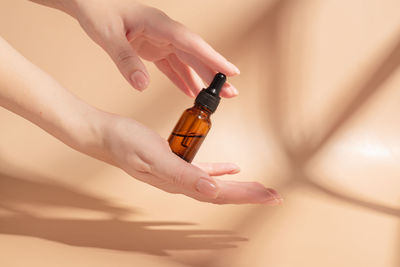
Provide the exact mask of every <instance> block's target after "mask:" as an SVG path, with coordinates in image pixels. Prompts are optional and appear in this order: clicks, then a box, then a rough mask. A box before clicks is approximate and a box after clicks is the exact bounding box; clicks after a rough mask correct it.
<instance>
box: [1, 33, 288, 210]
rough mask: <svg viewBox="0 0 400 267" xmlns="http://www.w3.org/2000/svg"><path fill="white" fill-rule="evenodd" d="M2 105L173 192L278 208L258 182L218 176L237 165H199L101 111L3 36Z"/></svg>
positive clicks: (137, 127)
mask: <svg viewBox="0 0 400 267" xmlns="http://www.w3.org/2000/svg"><path fill="white" fill-rule="evenodd" d="M0 106H3V107H4V108H6V109H8V110H10V111H12V112H14V113H16V114H19V115H20V116H22V117H24V118H26V119H28V120H30V121H31V122H33V123H34V124H36V125H38V126H39V127H41V128H42V129H44V130H45V131H46V132H48V133H50V134H52V135H53V136H55V137H56V138H58V139H59V140H61V141H62V142H64V143H65V144H67V145H69V146H70V147H72V148H74V149H76V150H78V151H80V152H82V153H85V154H87V155H89V156H92V157H94V158H97V159H100V160H102V161H105V162H107V163H110V164H113V165H115V166H117V167H119V168H121V169H123V170H125V171H126V172H127V173H128V174H130V175H131V176H132V177H134V178H136V179H139V180H141V181H143V182H145V183H148V184H150V185H153V186H156V187H158V188H160V189H162V190H164V191H167V192H171V193H181V194H185V195H187V196H189V197H192V198H195V199H198V200H200V201H207V202H212V203H221V204H224V203H236V204H239V203H266V204H279V203H280V201H281V200H280V197H279V195H278V194H277V193H276V192H275V191H274V190H272V189H266V188H265V187H264V186H262V185H261V184H259V183H248V182H233V181H223V180H218V179H215V178H214V177H213V176H218V175H223V174H233V173H237V172H238V171H239V169H238V167H237V166H236V165H233V164H227V163H224V164H202V165H198V166H195V165H193V164H189V163H187V162H186V161H184V160H182V159H181V158H179V157H178V156H176V155H175V154H174V153H172V152H171V150H170V148H169V146H168V143H167V141H166V140H164V139H162V138H161V137H160V136H158V135H157V134H156V133H154V132H153V131H151V130H150V129H148V128H146V127H145V126H143V125H141V124H139V123H138V122H136V121H134V120H132V119H128V118H124V117H121V116H118V115H113V114H109V113H106V112H103V111H100V110H97V109H95V108H93V107H91V106H90V105H88V104H87V103H85V102H83V101H82V100H80V99H78V98H77V97H75V96H74V95H72V94H71V93H70V92H69V91H68V90H66V89H65V88H63V87H62V86H60V85H59V84H58V83H57V82H56V81H55V80H53V79H52V78H51V77H49V75H47V74H46V73H44V72H43V71H41V70H40V69H38V68H37V67H36V66H34V65H33V64H32V63H30V62H29V61H28V60H27V59H25V58H24V57H22V56H21V55H20V54H19V53H18V52H17V51H15V50H14V49H13V48H12V47H11V46H10V45H9V44H8V43H7V42H5V41H4V40H3V39H1V38H0Z"/></svg>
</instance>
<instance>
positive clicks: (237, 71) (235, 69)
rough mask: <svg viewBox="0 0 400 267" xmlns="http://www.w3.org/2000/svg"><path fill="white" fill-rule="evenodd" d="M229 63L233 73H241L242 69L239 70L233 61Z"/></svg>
mask: <svg viewBox="0 0 400 267" xmlns="http://www.w3.org/2000/svg"><path fill="white" fill-rule="evenodd" d="M229 65H230V67H231V69H232V70H233V75H239V74H240V70H239V68H238V67H236V66H235V65H233V64H232V63H231V62H229Z"/></svg>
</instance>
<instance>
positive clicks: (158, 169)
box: [152, 152, 219, 201]
mask: <svg viewBox="0 0 400 267" xmlns="http://www.w3.org/2000/svg"><path fill="white" fill-rule="evenodd" d="M167 154H168V155H167ZM167 154H165V155H164V156H162V155H160V156H159V158H158V160H157V161H156V162H153V166H152V174H153V175H155V176H157V177H159V178H160V179H163V180H165V181H167V182H168V184H169V185H170V186H171V185H172V186H173V187H175V188H178V189H180V191H181V193H183V194H185V195H188V196H192V195H196V196H198V197H202V198H205V199H208V200H209V201H211V200H212V199H215V198H216V197H217V196H218V194H219V187H218V185H217V182H216V181H215V179H214V178H212V177H210V176H209V175H208V174H207V173H206V172H204V171H203V170H201V169H200V168H198V167H196V166H194V165H192V164H190V163H187V162H186V161H184V160H182V159H181V158H179V157H178V156H176V155H174V154H173V153H170V152H169V153H167ZM169 154H172V155H169Z"/></svg>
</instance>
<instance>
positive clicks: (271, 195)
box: [263, 190, 283, 205]
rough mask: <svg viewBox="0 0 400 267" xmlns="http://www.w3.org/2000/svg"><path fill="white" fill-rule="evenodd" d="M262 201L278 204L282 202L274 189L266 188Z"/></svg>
mask: <svg viewBox="0 0 400 267" xmlns="http://www.w3.org/2000/svg"><path fill="white" fill-rule="evenodd" d="M263 202H264V203H265V204H269V205H279V204H282V203H283V198H282V197H281V196H280V195H279V194H278V193H277V192H276V191H275V190H274V191H272V192H271V191H269V190H267V191H266V194H265V200H264V201H263Z"/></svg>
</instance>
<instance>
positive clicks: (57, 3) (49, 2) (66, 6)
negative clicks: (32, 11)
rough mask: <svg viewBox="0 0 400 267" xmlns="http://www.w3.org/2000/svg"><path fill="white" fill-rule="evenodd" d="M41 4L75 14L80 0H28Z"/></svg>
mask: <svg viewBox="0 0 400 267" xmlns="http://www.w3.org/2000/svg"><path fill="white" fill-rule="evenodd" d="M28 1H31V2H34V3H37V4H40V5H43V6H48V7H52V8H55V9H58V10H61V11H64V12H65V13H68V14H69V15H71V16H75V14H76V11H77V10H78V4H79V1H80V0H28Z"/></svg>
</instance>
